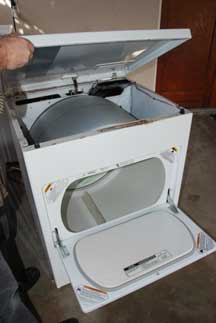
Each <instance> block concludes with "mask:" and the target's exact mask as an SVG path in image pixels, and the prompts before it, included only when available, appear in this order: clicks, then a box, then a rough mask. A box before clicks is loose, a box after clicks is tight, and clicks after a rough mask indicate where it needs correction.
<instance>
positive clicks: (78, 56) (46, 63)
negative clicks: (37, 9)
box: [8, 29, 191, 85]
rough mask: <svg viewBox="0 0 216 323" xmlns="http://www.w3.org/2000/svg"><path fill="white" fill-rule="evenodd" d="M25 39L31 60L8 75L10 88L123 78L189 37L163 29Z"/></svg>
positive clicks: (181, 31)
mask: <svg viewBox="0 0 216 323" xmlns="http://www.w3.org/2000/svg"><path fill="white" fill-rule="evenodd" d="M25 37H26V38H27V39H29V40H30V41H31V42H32V43H33V45H34V47H35V53H34V58H33V60H32V61H31V62H30V63H29V64H28V65H27V67H24V68H21V69H19V70H17V71H16V72H13V73H8V77H9V79H10V81H11V82H13V85H14V84H16V83H17V82H18V83H19V85H20V83H25V82H26V81H27V80H28V83H32V82H34V81H33V80H31V79H32V78H35V77H40V78H41V79H44V78H47V77H49V78H50V79H52V78H53V77H56V76H57V75H58V77H59V76H60V75H61V77H62V78H63V79H67V78H70V79H72V78H73V77H77V78H78V79H79V80H78V82H79V83H83V82H89V81H93V80H101V79H105V78H108V79H110V78H112V77H113V76H114V77H118V78H119V77H126V76H127V74H128V73H129V72H131V71H134V70H135V69H137V68H139V67H141V66H143V65H144V64H146V63H148V62H150V61H152V60H153V59H155V58H157V57H159V56H161V55H163V54H164V53H165V52H168V51H169V50H170V49H172V48H174V47H176V46H178V45H180V44H181V43H183V42H185V41H186V40H188V39H190V38H191V33H190V30H189V29H180V30H178V29H165V30H134V31H116V32H94V33H77V34H59V35H58V34H56V35H40V36H38V35H32V36H25ZM141 52H142V53H141ZM140 53H141V54H140Z"/></svg>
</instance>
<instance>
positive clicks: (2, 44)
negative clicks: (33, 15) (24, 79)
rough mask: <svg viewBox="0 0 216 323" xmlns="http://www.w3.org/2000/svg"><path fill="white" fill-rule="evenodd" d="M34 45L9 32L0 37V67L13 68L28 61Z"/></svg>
mask: <svg viewBox="0 0 216 323" xmlns="http://www.w3.org/2000/svg"><path fill="white" fill-rule="evenodd" d="M33 52H34V47H33V45H32V43H31V42H30V41H29V40H27V39H24V38H22V37H19V36H17V35H14V34H11V35H9V36H3V37H1V38H0V69H7V70H13V69H16V68H20V67H22V66H24V65H25V64H27V63H28V61H29V60H30V59H31V58H32V56H33Z"/></svg>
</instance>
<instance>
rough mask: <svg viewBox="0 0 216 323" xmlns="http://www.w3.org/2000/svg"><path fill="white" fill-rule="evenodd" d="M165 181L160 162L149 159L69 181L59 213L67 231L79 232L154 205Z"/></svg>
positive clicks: (155, 159) (157, 159)
mask: <svg viewBox="0 0 216 323" xmlns="http://www.w3.org/2000/svg"><path fill="white" fill-rule="evenodd" d="M165 180H166V173H165V168H164V165H163V162H162V161H161V160H160V159H159V158H150V159H146V160H144V161H141V162H138V163H134V164H130V165H127V166H124V167H121V168H118V169H115V170H112V171H109V172H107V173H101V174H98V175H93V176H89V177H86V178H82V179H80V180H77V181H75V182H73V183H71V184H70V185H69V186H68V188H67V189H66V191H65V193H64V197H63V199H62V204H61V216H62V220H63V223H64V225H65V227H66V228H67V229H68V230H69V231H73V232H79V231H83V230H86V229H89V228H91V227H94V226H97V225H100V224H103V223H105V222H109V221H111V220H114V219H117V218H120V217H123V216H126V215H128V214H131V213H135V212H138V211H140V210H143V209H145V208H147V207H150V206H152V205H154V204H155V203H156V202H157V201H158V199H159V198H160V196H161V194H162V192H163V189H164V186H165Z"/></svg>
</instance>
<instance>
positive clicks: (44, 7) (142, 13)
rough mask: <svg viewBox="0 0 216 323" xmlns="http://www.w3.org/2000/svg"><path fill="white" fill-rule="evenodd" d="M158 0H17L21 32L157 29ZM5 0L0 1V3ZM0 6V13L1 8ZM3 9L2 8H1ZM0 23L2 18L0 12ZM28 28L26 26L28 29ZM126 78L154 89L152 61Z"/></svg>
mask: <svg viewBox="0 0 216 323" xmlns="http://www.w3.org/2000/svg"><path fill="white" fill-rule="evenodd" d="M161 1H162V0H151V1H149V0H109V1H107V0H94V1H89V0H17V3H18V6H19V9H20V13H21V18H22V20H23V21H24V22H25V25H23V24H22V23H20V24H18V27H19V30H20V32H21V33H22V32H23V33H25V34H29V33H38V32H44V33H59V32H84V31H103V30H127V29H157V28H159V26H160V15H161ZM3 2H6V3H8V0H0V4H1V3H3ZM3 7H5V6H2V5H1V7H0V12H1V11H2V8H3ZM3 9H5V8H3ZM0 19H1V20H0V24H2V23H5V22H2V20H3V18H2V15H1V14H0ZM29 27H30V29H29ZM130 78H132V79H134V80H136V81H138V82H139V83H141V84H143V85H144V86H146V87H148V88H151V89H155V79H156V63H155V62H153V63H150V64H148V65H146V66H145V67H144V68H142V69H140V70H139V71H138V72H136V73H133V74H132V75H131V76H130Z"/></svg>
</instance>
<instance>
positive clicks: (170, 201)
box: [167, 188, 178, 213]
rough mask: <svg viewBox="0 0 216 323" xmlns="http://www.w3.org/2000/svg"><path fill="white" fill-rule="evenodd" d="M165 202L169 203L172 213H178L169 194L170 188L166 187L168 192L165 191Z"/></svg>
mask: <svg viewBox="0 0 216 323" xmlns="http://www.w3.org/2000/svg"><path fill="white" fill-rule="evenodd" d="M167 203H168V204H169V207H170V209H171V211H173V212H174V213H178V208H177V206H176V205H175V203H174V201H173V199H172V197H171V194H170V188H169V189H168V193H167Z"/></svg>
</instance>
